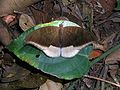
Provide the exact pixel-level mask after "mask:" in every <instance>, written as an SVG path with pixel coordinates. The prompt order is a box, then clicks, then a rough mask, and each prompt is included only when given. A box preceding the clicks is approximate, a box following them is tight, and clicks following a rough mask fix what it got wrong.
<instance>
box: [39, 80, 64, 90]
mask: <svg viewBox="0 0 120 90" xmlns="http://www.w3.org/2000/svg"><path fill="white" fill-rule="evenodd" d="M61 88H62V84H61V83H58V82H54V81H52V80H49V79H48V80H47V81H46V82H45V83H44V84H43V85H42V86H40V88H39V90H61Z"/></svg>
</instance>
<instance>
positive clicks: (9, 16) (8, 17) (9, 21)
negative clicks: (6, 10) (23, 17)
mask: <svg viewBox="0 0 120 90" xmlns="http://www.w3.org/2000/svg"><path fill="white" fill-rule="evenodd" d="M2 19H3V21H5V22H6V23H7V24H9V23H11V22H12V21H13V20H14V19H15V16H14V15H7V16H4V17H3V18H2Z"/></svg>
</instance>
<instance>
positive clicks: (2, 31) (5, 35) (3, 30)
mask: <svg viewBox="0 0 120 90" xmlns="http://www.w3.org/2000/svg"><path fill="white" fill-rule="evenodd" d="M11 40H12V38H11V36H10V34H9V32H8V28H7V25H6V24H5V23H4V22H3V21H2V19H0V43H2V44H3V45H8V44H9V43H10V42H11Z"/></svg>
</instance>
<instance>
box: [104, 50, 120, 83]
mask: <svg viewBox="0 0 120 90" xmlns="http://www.w3.org/2000/svg"><path fill="white" fill-rule="evenodd" d="M118 62H120V49H118V50H117V51H115V52H113V53H112V54H110V55H109V56H108V57H107V58H106V60H105V64H107V65H108V66H109V72H110V75H111V77H112V78H113V79H114V81H115V82H116V83H119V82H118V80H117V78H116V74H117V73H118V70H119V63H118Z"/></svg>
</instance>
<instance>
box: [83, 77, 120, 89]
mask: <svg viewBox="0 0 120 90" xmlns="http://www.w3.org/2000/svg"><path fill="white" fill-rule="evenodd" d="M84 77H85V78H91V79H95V80H99V81H102V82H106V83H109V84H111V85H113V86H116V87H119V88H120V85H119V84H116V83H113V82H111V81H108V80H104V79H101V78H98V77H94V76H89V75H84Z"/></svg>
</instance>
